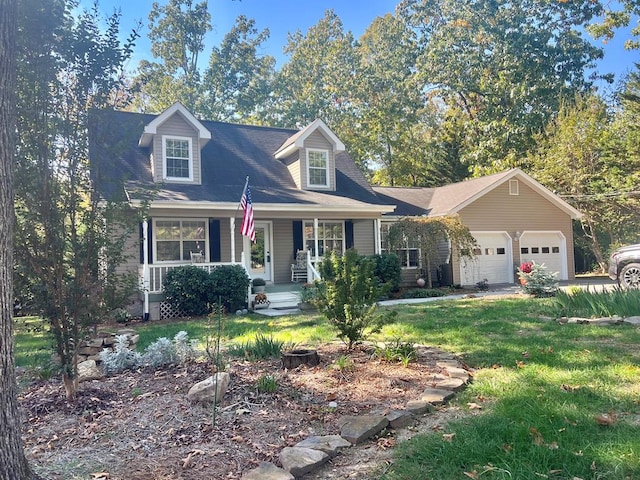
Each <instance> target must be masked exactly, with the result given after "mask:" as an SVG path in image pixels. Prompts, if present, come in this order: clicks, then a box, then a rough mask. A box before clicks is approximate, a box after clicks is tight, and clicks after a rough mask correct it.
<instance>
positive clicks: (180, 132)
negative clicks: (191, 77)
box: [138, 102, 211, 184]
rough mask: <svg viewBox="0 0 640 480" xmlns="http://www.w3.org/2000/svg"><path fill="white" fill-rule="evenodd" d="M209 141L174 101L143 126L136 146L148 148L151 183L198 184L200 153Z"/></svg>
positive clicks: (198, 124)
mask: <svg viewBox="0 0 640 480" xmlns="http://www.w3.org/2000/svg"><path fill="white" fill-rule="evenodd" d="M209 140H211V132H209V130H207V129H206V128H205V127H204V125H202V123H200V121H198V119H197V118H195V117H194V116H193V115H192V114H191V112H189V111H188V110H187V109H186V108H185V106H184V105H182V104H181V103H179V102H176V103H174V104H173V105H171V106H170V107H169V108H167V109H166V110H165V111H164V112H162V113H161V114H160V115H158V116H157V117H156V118H155V119H153V121H151V122H150V123H149V124H148V125H146V126H145V128H144V132H143V133H142V135H141V136H140V140H139V141H138V145H140V146H142V147H150V149H151V158H150V160H151V170H152V172H153V179H154V181H155V182H170V183H195V184H201V183H202V176H201V154H200V152H201V150H202V148H203V147H204V146H205V145H206V144H207V142H208V141H209Z"/></svg>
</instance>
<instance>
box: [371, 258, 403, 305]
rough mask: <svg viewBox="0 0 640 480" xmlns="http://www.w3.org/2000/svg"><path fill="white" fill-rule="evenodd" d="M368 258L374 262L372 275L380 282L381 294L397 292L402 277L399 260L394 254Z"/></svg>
mask: <svg viewBox="0 0 640 480" xmlns="http://www.w3.org/2000/svg"><path fill="white" fill-rule="evenodd" d="M369 258H372V259H373V260H375V262H376V266H375V269H374V275H375V276H376V278H377V279H378V281H379V282H380V288H381V294H383V295H388V294H389V293H391V292H397V291H398V288H399V286H400V280H401V276H402V266H401V265H400V258H398V256H397V255H396V254H395V253H383V254H381V255H371V256H370V257H369Z"/></svg>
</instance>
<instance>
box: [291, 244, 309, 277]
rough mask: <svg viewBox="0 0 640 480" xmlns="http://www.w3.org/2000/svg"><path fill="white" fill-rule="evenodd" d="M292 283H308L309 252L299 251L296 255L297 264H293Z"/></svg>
mask: <svg viewBox="0 0 640 480" xmlns="http://www.w3.org/2000/svg"><path fill="white" fill-rule="evenodd" d="M291 281H292V282H300V281H302V282H306V281H307V251H306V250H298V252H297V253H296V258H295V263H292V264H291Z"/></svg>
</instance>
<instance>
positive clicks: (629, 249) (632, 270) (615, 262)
mask: <svg viewBox="0 0 640 480" xmlns="http://www.w3.org/2000/svg"><path fill="white" fill-rule="evenodd" d="M609 278H611V279H612V280H617V282H618V285H620V286H621V287H624V288H640V244H636V245H627V246H626V247H620V248H618V249H617V250H616V251H614V252H613V253H612V254H611V257H610V258H609Z"/></svg>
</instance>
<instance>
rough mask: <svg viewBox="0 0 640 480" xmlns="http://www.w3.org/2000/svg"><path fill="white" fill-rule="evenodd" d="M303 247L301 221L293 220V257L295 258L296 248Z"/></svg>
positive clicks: (300, 248) (301, 248)
mask: <svg viewBox="0 0 640 480" xmlns="http://www.w3.org/2000/svg"><path fill="white" fill-rule="evenodd" d="M303 249H304V238H303V231H302V221H301V220H294V221H293V258H296V254H297V253H298V250H303Z"/></svg>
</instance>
